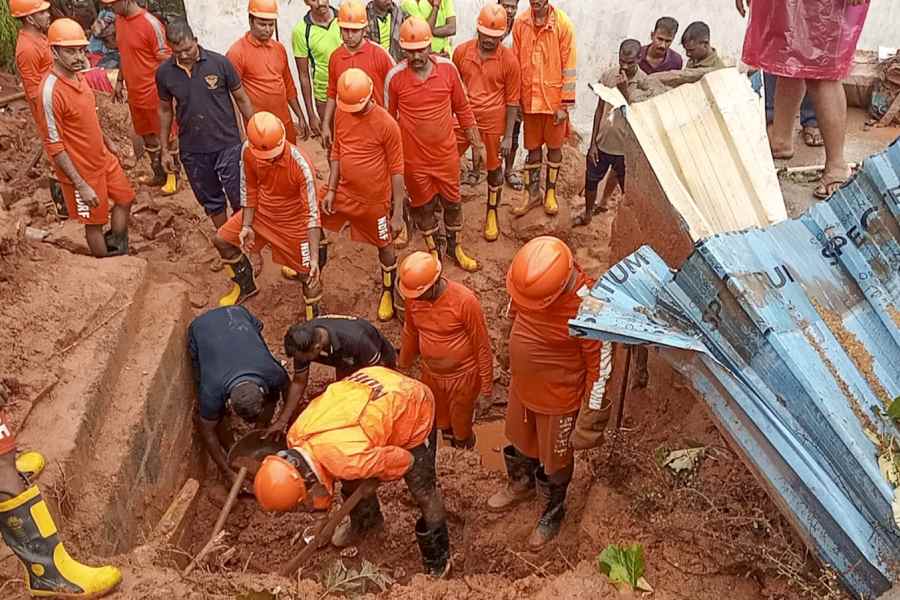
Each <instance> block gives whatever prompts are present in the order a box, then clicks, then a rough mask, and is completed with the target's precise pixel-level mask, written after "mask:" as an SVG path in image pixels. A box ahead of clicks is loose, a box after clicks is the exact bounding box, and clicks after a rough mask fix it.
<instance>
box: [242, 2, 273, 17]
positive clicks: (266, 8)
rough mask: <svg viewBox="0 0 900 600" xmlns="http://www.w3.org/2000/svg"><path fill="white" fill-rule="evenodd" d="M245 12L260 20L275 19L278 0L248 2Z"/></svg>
mask: <svg viewBox="0 0 900 600" xmlns="http://www.w3.org/2000/svg"><path fill="white" fill-rule="evenodd" d="M247 12H249V13H250V14H251V15H253V16H254V17H257V18H260V19H277V18H278V0H250V4H249V5H248V6H247Z"/></svg>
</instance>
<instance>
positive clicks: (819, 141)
mask: <svg viewBox="0 0 900 600" xmlns="http://www.w3.org/2000/svg"><path fill="white" fill-rule="evenodd" d="M802 134H803V143H804V144H806V145H807V146H809V147H810V148H819V147H821V146H824V145H825V139H824V138H823V137H822V132H821V130H820V129H819V128H818V127H804V128H803V130H802Z"/></svg>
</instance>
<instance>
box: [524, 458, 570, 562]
mask: <svg viewBox="0 0 900 600" xmlns="http://www.w3.org/2000/svg"><path fill="white" fill-rule="evenodd" d="M535 481H536V483H537V489H538V495H539V496H541V497H542V498H544V499H545V500H546V501H547V506H546V507H545V508H544V514H542V515H541V518H540V519H539V520H538V524H537V526H536V527H535V528H534V531H532V532H531V535H530V536H529V537H528V549H529V550H532V551H537V550H540V549H541V548H543V547H544V546H546V545H547V543H548V542H549V541H550V540H552V539H553V538H555V537H556V536H557V535H559V529H560V527H561V526H562V520H563V517H565V516H566V490H568V488H569V481H566V482H565V483H553V482H551V481H550V479H549V478H548V477H547V475H545V474H544V469H538V470H537V473H536V474H535Z"/></svg>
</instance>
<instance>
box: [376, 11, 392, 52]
mask: <svg viewBox="0 0 900 600" xmlns="http://www.w3.org/2000/svg"><path fill="white" fill-rule="evenodd" d="M392 25H393V17H391V13H388V14H386V15H384V16H383V17H381V18H380V19H378V43H379V44H381V47H382V48H384V49H385V50H388V51H390V49H391V26H392Z"/></svg>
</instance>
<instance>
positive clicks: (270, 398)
mask: <svg viewBox="0 0 900 600" xmlns="http://www.w3.org/2000/svg"><path fill="white" fill-rule="evenodd" d="M262 328H263V324H262V323H261V322H260V321H259V319H257V318H256V317H254V316H253V315H252V314H251V313H250V311H249V310H247V309H246V308H244V307H243V306H228V307H222V308H215V309H213V310H210V311H208V312H206V313H204V314H202V315H200V316H199V317H197V318H196V319H194V320H193V321H192V322H191V325H190V327H189V328H188V350H189V351H190V354H191V361H192V362H193V365H194V381H195V383H196V384H197V395H198V397H199V408H198V410H199V412H198V414H197V416H196V419H195V420H196V423H197V429H198V430H199V431H200V437H201V439H202V440H203V445H204V447H205V448H206V451H207V452H208V453H209V455H210V457H211V458H212V459H213V462H215V463H216V466H217V467H219V470H220V471H221V472H222V475H223V476H224V477H225V480H226V481H227V482H228V484H229V485H233V484H234V481H235V479H236V478H237V473H235V472H234V471H233V470H232V469H231V467H230V466H229V465H228V461H227V457H226V448H230V447H231V445H232V443H233V441H234V440H233V439H232V435H231V432H230V431H228V430H227V428H226V427H224V422H223V421H224V418H225V416H226V415H227V413H228V411H229V410H231V411H233V412H234V413H235V414H236V415H238V416H239V417H240V418H242V419H243V420H244V421H246V422H247V423H253V424H256V425H257V426H260V427H266V426H268V425H269V422H270V421H271V420H272V416H273V415H274V413H275V407H276V406H277V404H278V400H279V398H281V397H284V396H286V394H287V389H288V386H289V385H290V378H289V377H288V374H287V371H285V370H284V367H282V366H281V363H279V362H278V361H277V360H276V359H275V357H274V356H272V353H271V352H270V351H269V348H268V346H266V342H265V340H263V337H262ZM280 427H281V425H280V421H276V424H275V425H273V426H271V427H269V429H268V431H267V433H266V435H275V434H280V433H281V429H280Z"/></svg>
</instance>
